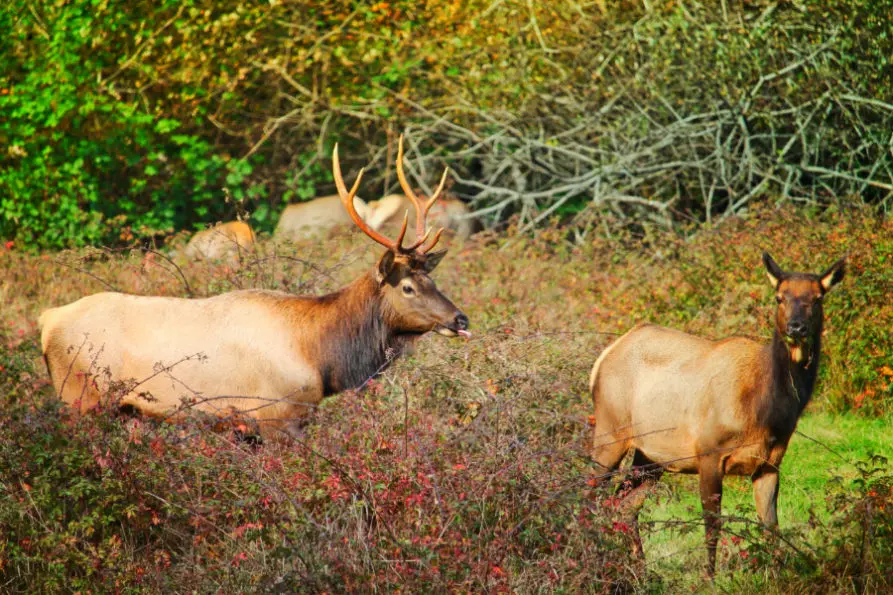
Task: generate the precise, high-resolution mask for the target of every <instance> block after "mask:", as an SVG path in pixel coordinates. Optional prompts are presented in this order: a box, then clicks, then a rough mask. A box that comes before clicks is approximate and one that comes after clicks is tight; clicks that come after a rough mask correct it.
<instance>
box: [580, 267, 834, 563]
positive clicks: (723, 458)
mask: <svg viewBox="0 0 893 595" xmlns="http://www.w3.org/2000/svg"><path fill="white" fill-rule="evenodd" d="M763 262H764V264H765V266H766V272H767V274H768V276H769V281H770V282H771V283H772V287H773V288H774V289H775V297H776V300H777V302H778V308H777V310H776V314H775V329H774V330H775V333H774V336H773V338H772V342H771V343H770V344H768V345H765V344H762V343H758V342H756V341H752V340H750V339H746V338H743V337H732V338H728V339H724V340H721V341H708V340H706V339H701V338H699V337H695V336H692V335H689V334H686V333H683V332H680V331H676V330H671V329H667V328H662V327H659V326H654V325H651V324H644V325H641V326H638V327H636V328H634V329H633V330H631V331H629V332H628V333H627V334H625V335H624V336H623V337H621V338H620V339H618V340H617V341H616V342H614V343H613V344H612V345H611V346H609V347H608V348H607V349H605V350H604V352H602V354H601V356H600V357H599V358H598V359H597V360H596V362H595V365H594V366H593V368H592V374H591V375H590V378H589V388H590V391H591V392H592V399H593V402H594V404H595V428H594V433H593V444H592V447H593V449H592V456H593V458H594V459H595V463H596V465H597V466H598V468H599V470H600V471H601V472H604V473H607V472H611V471H613V470H615V469H616V468H617V467H618V465H619V464H620V462H621V459H623V457H624V455H625V454H626V453H627V452H628V451H629V450H630V449H634V455H633V468H634V470H635V471H637V472H634V473H633V479H632V481H633V490H632V492H630V493H629V495H628V496H627V505H628V506H629V507H630V509H632V510H633V513H632V527H633V531H634V539H635V542H636V550H637V553H641V540H640V538H639V535H638V526H637V522H636V516H637V514H638V508H639V507H640V506H641V503H642V499H643V498H644V494H645V492H644V491H643V490H644V488H645V486H646V485H648V484H649V483H652V482H653V481H656V480H657V479H658V478H659V476H660V473H661V472H662V471H663V470H664V469H666V470H669V471H674V472H679V473H697V474H698V475H699V476H700V492H701V504H702V506H703V511H704V518H705V524H706V534H707V558H708V566H707V569H708V573H709V574H710V575H711V576H712V575H713V573H714V570H715V566H716V542H717V536H718V533H719V529H720V519H719V514H720V501H721V498H722V480H723V477H724V476H725V475H746V476H750V477H751V479H752V480H753V493H754V499H755V501H756V508H757V514H758V515H759V517H760V520H761V521H762V522H763V523H764V524H766V525H768V526H776V525H777V524H778V517H777V514H776V504H777V500H778V473H779V466H780V465H781V460H782V458H783V457H784V453H785V450H786V449H787V446H788V441H789V440H790V438H791V434H793V432H794V429H795V428H796V426H797V420H798V418H799V417H800V414H801V413H802V412H803V409H804V407H806V405H807V404H808V403H809V399H810V397H811V396H812V391H813V388H814V386H815V381H816V376H817V374H818V369H819V355H820V350H821V338H822V320H823V314H822V300H823V298H824V296H825V294H826V293H827V292H828V291H829V290H830V289H831V288H832V287H833V286H834V285H836V284H837V283H838V282H839V281H840V280H841V279H842V278H843V274H844V260H843V259H841V260H840V261H838V262H837V263H835V264H834V265H833V266H832V267H831V268H829V269H828V270H827V271H825V272H824V273H822V274H821V275H811V274H806V273H789V272H785V271H782V270H781V268H779V266H778V265H777V264H776V263H775V261H774V260H772V257H771V256H769V255H768V254H765V253H764V254H763ZM637 468H638V469H637Z"/></svg>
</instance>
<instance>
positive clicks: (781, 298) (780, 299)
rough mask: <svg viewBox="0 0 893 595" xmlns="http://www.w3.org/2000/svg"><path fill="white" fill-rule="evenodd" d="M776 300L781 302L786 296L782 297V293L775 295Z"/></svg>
mask: <svg viewBox="0 0 893 595" xmlns="http://www.w3.org/2000/svg"><path fill="white" fill-rule="evenodd" d="M775 301H776V302H778V303H779V304H780V303H781V302H782V301H784V298H783V297H781V296H780V295H776V296H775Z"/></svg>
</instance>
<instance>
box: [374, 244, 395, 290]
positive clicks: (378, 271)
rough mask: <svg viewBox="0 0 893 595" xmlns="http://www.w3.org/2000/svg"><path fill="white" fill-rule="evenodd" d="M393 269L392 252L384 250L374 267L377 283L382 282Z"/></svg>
mask: <svg viewBox="0 0 893 595" xmlns="http://www.w3.org/2000/svg"><path fill="white" fill-rule="evenodd" d="M393 270H394V253H393V252H392V251H390V250H385V253H384V254H382V255H381V258H380V259H379V260H378V265H377V266H376V267H375V279H376V281H378V284H379V285H381V284H382V283H384V282H385V279H387V278H388V276H389V275H390V274H391V271H393Z"/></svg>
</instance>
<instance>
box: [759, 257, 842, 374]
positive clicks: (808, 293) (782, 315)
mask: <svg viewBox="0 0 893 595" xmlns="http://www.w3.org/2000/svg"><path fill="white" fill-rule="evenodd" d="M763 264H764V265H765V266H766V275H767V276H768V277H769V282H770V283H771V284H772V287H773V288H775V301H776V302H778V308H777V309H776V312H775V331H776V332H777V333H778V335H779V336H780V337H781V338H782V339H784V342H785V343H787V345H788V347H789V349H790V352H791V359H792V360H793V361H795V362H800V361H802V359H803V356H804V348H806V351H807V353H809V352H810V349H811V347H812V344H813V343H814V342H815V340H816V339H817V338H818V337H819V335H820V333H821V329H822V316H823V312H822V299H823V298H824V297H825V294H826V293H828V291H830V290H831V288H832V287H834V286H835V285H837V284H838V283H839V282H840V280H841V279H843V275H844V272H845V270H846V258H841V259H840V260H838V261H837V262H835V263H834V264H833V265H831V266H830V267H829V268H828V269H827V270H826V271H825V272H824V273H821V274H820V275H813V274H810V273H791V272H787V271H783V270H781V267H779V266H778V264H777V263H776V262H775V261H774V260H773V259H772V257H771V256H769V253H768V252H763Z"/></svg>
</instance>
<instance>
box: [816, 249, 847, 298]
mask: <svg viewBox="0 0 893 595" xmlns="http://www.w3.org/2000/svg"><path fill="white" fill-rule="evenodd" d="M845 272H846V256H844V257H843V258H841V259H840V260H838V261H837V262H835V263H834V264H832V265H831V266H830V267H828V270H827V271H825V272H824V273H822V275H821V277H820V280H819V283H821V284H822V289H823V290H824V291H828V290H830V289H831V288H832V287H834V286H835V285H837V284H838V283H840V281H841V279H843V274H844V273H845Z"/></svg>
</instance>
